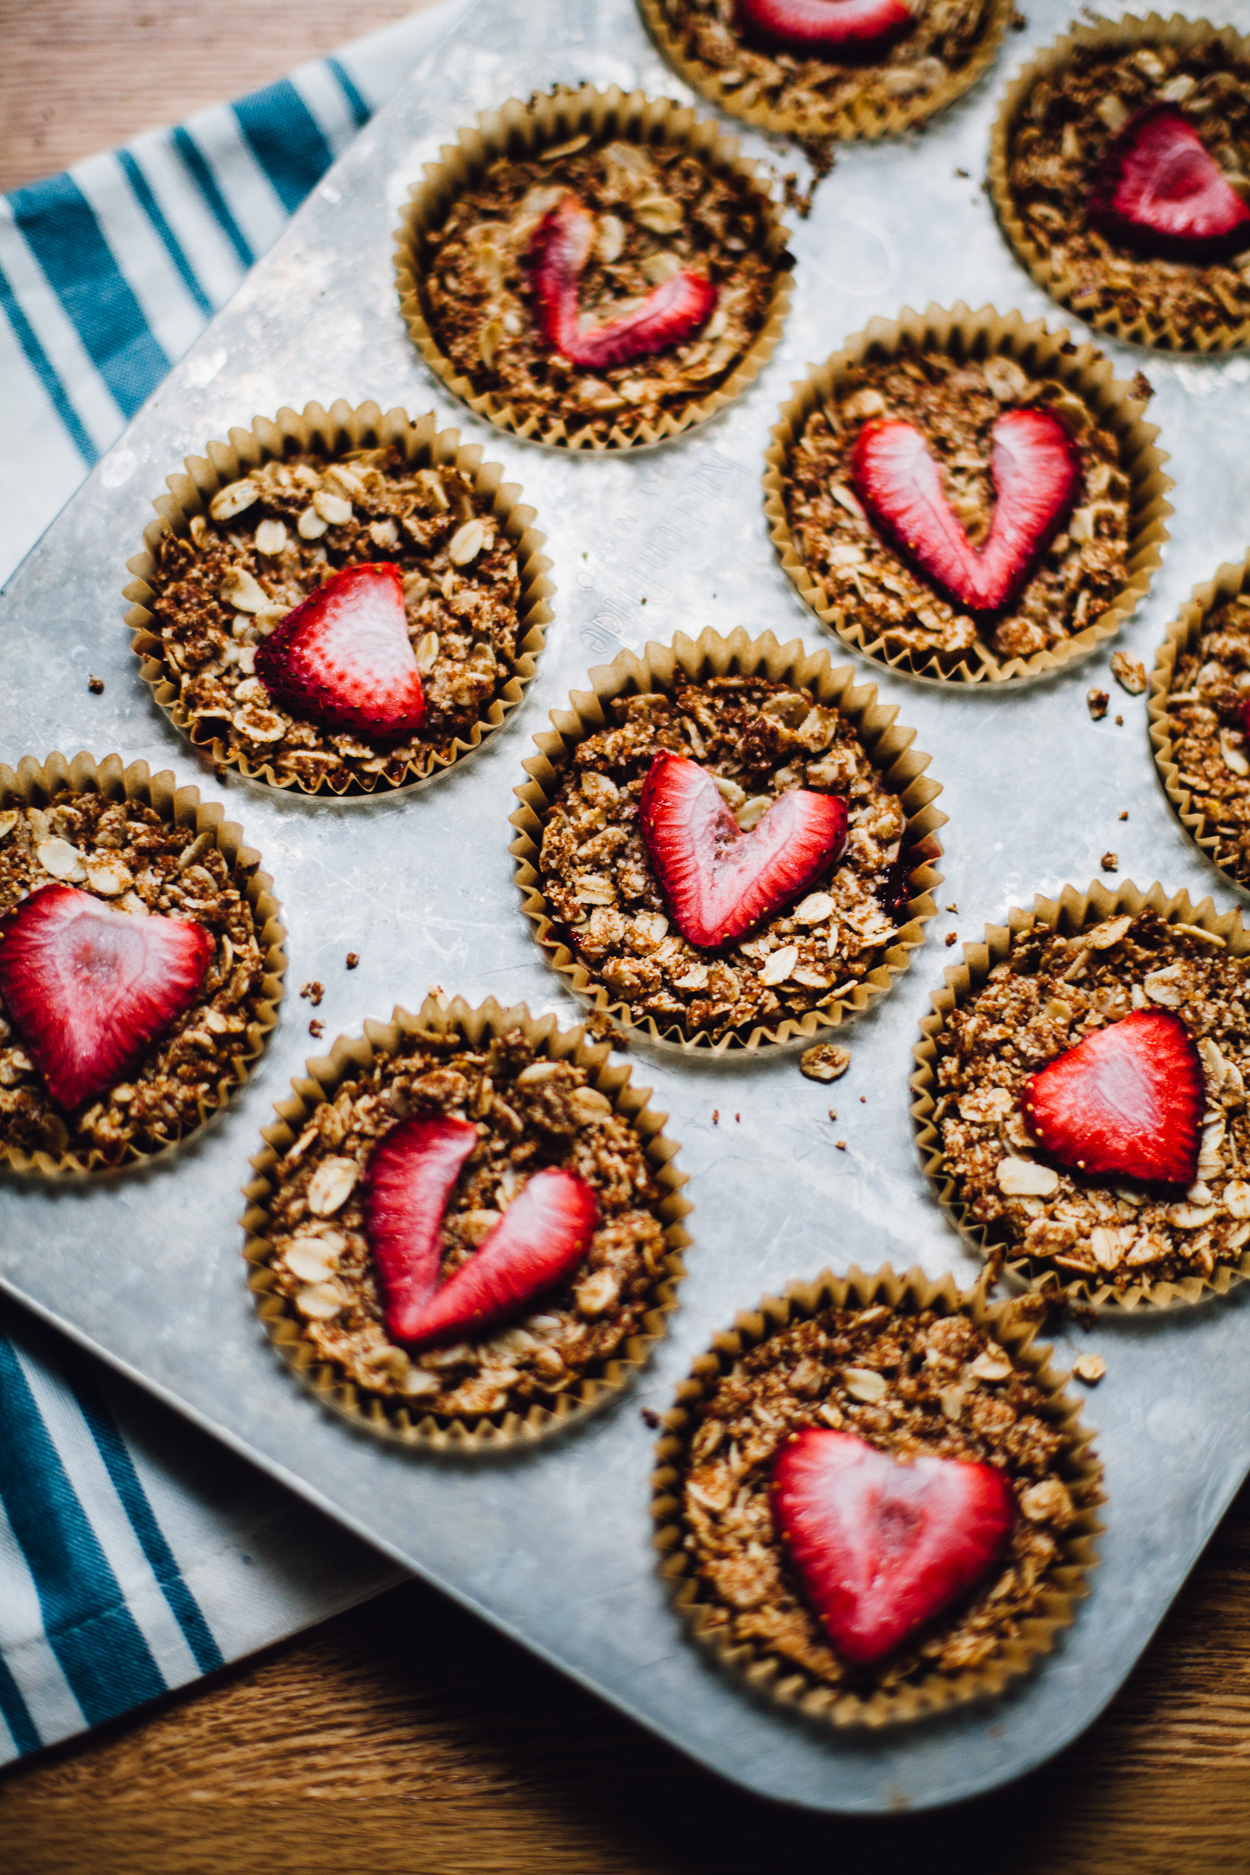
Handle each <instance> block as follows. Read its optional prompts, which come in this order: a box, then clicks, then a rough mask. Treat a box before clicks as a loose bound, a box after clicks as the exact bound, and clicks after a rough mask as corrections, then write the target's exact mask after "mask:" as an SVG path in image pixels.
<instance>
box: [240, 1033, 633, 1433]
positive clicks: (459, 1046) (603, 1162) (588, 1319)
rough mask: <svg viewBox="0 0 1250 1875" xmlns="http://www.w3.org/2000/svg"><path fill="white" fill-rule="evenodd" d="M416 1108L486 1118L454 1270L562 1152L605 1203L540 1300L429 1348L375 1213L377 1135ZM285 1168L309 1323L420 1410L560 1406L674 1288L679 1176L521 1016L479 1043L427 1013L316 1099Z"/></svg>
mask: <svg viewBox="0 0 1250 1875" xmlns="http://www.w3.org/2000/svg"><path fill="white" fill-rule="evenodd" d="M414 1114H430V1115H433V1114H448V1115H453V1116H455V1117H456V1118H458V1119H462V1120H469V1121H471V1122H474V1123H475V1124H476V1126H477V1132H478V1144H477V1145H476V1146H475V1147H474V1149H473V1152H472V1154H471V1155H470V1157H469V1160H468V1162H467V1164H466V1166H465V1168H464V1170H463V1171H462V1173H461V1175H460V1177H459V1179H458V1181H457V1183H456V1186H455V1189H454V1191H453V1194H452V1197H451V1199H450V1202H449V1204H448V1208H447V1212H446V1216H445V1219H444V1223H443V1236H442V1241H443V1257H442V1266H441V1267H442V1276H443V1278H444V1279H445V1278H446V1277H448V1276H450V1275H451V1273H452V1272H453V1271H454V1270H456V1269H458V1268H459V1267H460V1265H461V1264H462V1263H464V1262H465V1261H467V1259H468V1258H469V1257H470V1256H472V1254H473V1252H474V1250H475V1249H476V1248H477V1247H478V1245H480V1244H481V1243H482V1242H483V1241H484V1239H485V1238H486V1237H487V1236H488V1235H489V1233H490V1231H491V1230H492V1229H493V1227H494V1226H495V1225H496V1224H497V1223H498V1222H499V1219H500V1216H501V1213H502V1211H503V1209H504V1207H505V1206H506V1205H507V1204H509V1203H510V1202H511V1201H512V1199H513V1198H515V1197H516V1196H517V1195H518V1194H519V1192H520V1191H522V1190H523V1189H524V1187H525V1185H526V1184H527V1183H528V1181H529V1179H530V1178H531V1177H532V1176H533V1175H534V1173H535V1172H538V1171H540V1170H542V1169H543V1168H544V1167H546V1166H560V1167H565V1168H567V1169H568V1170H570V1171H572V1172H575V1173H576V1174H577V1175H578V1177H580V1178H582V1179H584V1180H585V1181H586V1183H587V1184H588V1185H589V1186H590V1187H591V1190H592V1191H593V1193H594V1196H595V1200H596V1203H597V1205H598V1209H599V1225H598V1228H597V1229H596V1231H595V1233H594V1236H593V1238H592V1240H591V1245H590V1249H589V1251H588V1252H587V1255H586V1258H585V1260H584V1261H583V1262H582V1263H581V1264H579V1265H578V1266H577V1268H576V1269H575V1270H574V1271H573V1273H572V1274H571V1276H569V1277H567V1278H566V1279H564V1280H563V1281H561V1282H560V1283H559V1284H557V1285H556V1286H555V1287H554V1288H553V1289H552V1290H550V1291H548V1292H547V1293H546V1294H545V1295H544V1296H542V1297H540V1298H539V1299H538V1301H537V1303H536V1304H535V1305H534V1307H533V1309H532V1310H531V1312H528V1313H523V1314H522V1315H521V1316H520V1318H519V1319H518V1320H517V1321H514V1322H513V1323H511V1324H510V1325H508V1326H507V1327H504V1328H501V1329H496V1330H494V1331H493V1332H491V1333H490V1334H489V1335H488V1336H486V1337H485V1338H483V1339H481V1340H476V1341H470V1340H466V1341H461V1342H457V1343H456V1344H455V1345H454V1346H451V1347H436V1348H427V1349H425V1350H423V1351H422V1352H420V1353H410V1352H409V1351H408V1350H407V1349H405V1348H403V1347H401V1346H398V1345H397V1344H396V1343H395V1342H393V1341H391V1340H390V1339H389V1337H388V1335H387V1332H386V1328H385V1324H384V1318H383V1309H382V1303H381V1298H380V1295H379V1291H378V1284H377V1278H376V1274H375V1270H374V1264H373V1258H372V1254H371V1252H370V1249H369V1245H368V1241H367V1238H366V1235H365V1228H364V1190H365V1177H366V1172H367V1168H368V1164H369V1160H370V1157H371V1155H372V1152H373V1149H374V1147H375V1145H376V1144H377V1142H378V1141H379V1140H380V1139H382V1138H383V1137H384V1136H385V1135H386V1134H387V1133H389V1132H390V1131H391V1129H392V1128H393V1127H394V1126H395V1125H396V1124H397V1123H398V1122H399V1121H400V1120H403V1119H407V1118H408V1117H410V1116H411V1115H414ZM270 1179H271V1181H272V1182H273V1184H274V1185H275V1187H276V1191H275V1195H274V1197H273V1198H272V1199H271V1200H270V1202H269V1207H268V1209H269V1220H270V1221H269V1224H268V1227H267V1230H266V1236H267V1239H268V1244H269V1258H268V1261H269V1266H270V1268H271V1269H272V1271H273V1273H274V1276H275V1279H276V1289H277V1292H278V1293H279V1294H280V1295H282V1296H284V1297H286V1298H288V1299H289V1301H290V1304H291V1306H292V1309H293V1310H294V1311H295V1313H296V1314H297V1316H298V1317H299V1318H301V1319H302V1325H303V1333H304V1336H305V1338H306V1339H307V1340H308V1341H309V1342H310V1343H311V1344H312V1346H313V1347H314V1348H315V1349H316V1352H317V1354H318V1355H319V1356H320V1357H321V1359H322V1360H324V1361H327V1362H329V1363H330V1364H331V1365H332V1366H333V1367H334V1368H335V1369H336V1371H337V1372H338V1373H339V1375H340V1376H342V1377H344V1378H346V1379H348V1380H351V1381H353V1382H354V1383H355V1384H356V1385H357V1386H358V1387H360V1388H362V1389H364V1390H365V1391H366V1392H367V1393H370V1394H374V1395H378V1396H381V1397H382V1398H384V1399H386V1400H388V1401H390V1402H392V1403H393V1404H395V1405H397V1406H408V1407H410V1408H412V1409H414V1410H418V1415H419V1416H421V1415H424V1414H425V1413H427V1412H431V1413H436V1414H440V1415H445V1416H447V1417H452V1418H454V1417H461V1418H464V1417H479V1416H483V1415H487V1414H498V1413H502V1412H504V1411H505V1410H508V1409H511V1410H515V1411H517V1412H519V1413H521V1414H524V1413H525V1412H527V1411H528V1410H529V1408H530V1407H531V1406H533V1405H535V1404H538V1405H542V1406H548V1407H550V1406H551V1405H553V1404H554V1402H555V1401H556V1399H557V1398H558V1397H559V1396H560V1395H561V1394H568V1393H572V1392H575V1391H576V1390H577V1388H578V1385H579V1383H580V1381H581V1380H582V1379H583V1378H586V1377H589V1376H596V1375H600V1374H601V1373H602V1372H603V1369H604V1367H605V1366H606V1365H607V1363H608V1362H609V1361H610V1360H612V1359H613V1358H620V1357H621V1356H622V1355H623V1353H624V1347H625V1343H626V1342H627V1341H628V1340H629V1339H630V1337H631V1336H635V1335H638V1334H640V1333H642V1332H644V1319H643V1318H644V1316H645V1315H646V1314H647V1312H648V1311H649V1310H651V1309H653V1308H655V1307H656V1306H657V1300H658V1298H657V1288H658V1285H659V1284H660V1283H661V1282H662V1281H663V1280H664V1276H665V1270H664V1260H665V1257H666V1256H667V1254H668V1251H667V1246H666V1243H665V1239H664V1227H663V1225H662V1223H661V1222H660V1220H659V1218H658V1217H657V1215H656V1213H657V1210H658V1207H659V1204H660V1202H661V1200H662V1193H661V1191H660V1188H659V1187H658V1185H657V1184H656V1182H655V1179H654V1177H653V1175H652V1172H651V1168H650V1165H649V1163H648V1161H647V1158H646V1154H645V1151H644V1149H643V1145H642V1141H641V1139H640V1137H639V1135H638V1133H637V1132H636V1131H635V1129H634V1128H633V1127H632V1126H631V1125H630V1123H629V1121H628V1120H626V1119H625V1118H623V1117H622V1116H621V1115H620V1114H619V1113H617V1112H616V1110H615V1108H614V1107H613V1105H612V1103H611V1101H610V1100H609V1098H608V1096H607V1095H606V1094H602V1093H600V1092H599V1090H598V1089H597V1088H595V1087H593V1086H592V1085H591V1084H590V1077H589V1075H588V1072H587V1070H586V1069H585V1068H582V1067H578V1066H575V1065H574V1064H573V1063H572V1062H567V1061H555V1060H552V1059H549V1058H548V1057H546V1056H545V1055H543V1054H542V1053H541V1052H540V1051H539V1050H536V1048H535V1045H534V1044H533V1042H532V1041H530V1040H529V1039H528V1038H527V1037H526V1036H524V1035H523V1034H521V1033H520V1032H517V1031H511V1032H508V1033H505V1034H504V1035H501V1036H496V1037H495V1038H494V1039H493V1040H491V1041H490V1042H489V1043H488V1044H486V1045H484V1046H482V1047H480V1048H473V1047H470V1046H469V1045H468V1044H467V1042H466V1041H465V1039H464V1037H463V1036H460V1035H456V1034H447V1035H444V1034H441V1033H438V1032H436V1031H434V1030H428V1029H418V1030H417V1031H415V1032H414V1033H413V1034H411V1035H409V1036H405V1037H404V1038H403V1039H402V1041H401V1043H400V1045H399V1047H398V1049H397V1050H396V1051H395V1052H394V1053H390V1052H385V1051H383V1052H380V1053H379V1054H378V1056H377V1058H376V1059H375V1061H374V1062H373V1064H372V1066H371V1067H369V1068H367V1069H362V1070H361V1071H360V1072H359V1074H356V1075H354V1076H353V1077H352V1078H350V1079H348V1080H346V1081H344V1082H343V1083H342V1084H341V1085H340V1086H339V1087H338V1089H337V1091H336V1093H335V1095H334V1098H333V1099H332V1100H327V1101H326V1102H325V1103H324V1104H323V1105H321V1106H319V1107H318V1108H317V1109H316V1111H315V1112H314V1113H313V1115H312V1117H311V1119H310V1120H309V1123H308V1125H307V1126H306V1127H305V1129H304V1131H303V1132H302V1133H301V1135H300V1137H299V1138H298V1139H297V1140H296V1141H295V1143H294V1144H293V1145H292V1147H291V1148H290V1150H289V1151H288V1152H287V1153H286V1154H285V1156H284V1157H283V1158H282V1159H281V1160H280V1161H279V1163H278V1165H277V1166H276V1167H275V1168H274V1170H273V1172H272V1173H271V1174H270Z"/></svg>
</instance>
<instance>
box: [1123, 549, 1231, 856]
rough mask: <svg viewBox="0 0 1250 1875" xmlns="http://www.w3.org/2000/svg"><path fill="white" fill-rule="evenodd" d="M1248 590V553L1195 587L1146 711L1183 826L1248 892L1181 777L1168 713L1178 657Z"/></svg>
mask: <svg viewBox="0 0 1250 1875" xmlns="http://www.w3.org/2000/svg"><path fill="white" fill-rule="evenodd" d="M1248 590H1250V553H1247V555H1246V557H1245V559H1244V560H1243V561H1242V562H1241V564H1240V565H1239V566H1233V565H1230V564H1227V563H1226V564H1225V565H1224V566H1222V567H1221V568H1220V570H1219V572H1218V573H1217V574H1216V576H1215V578H1214V579H1213V580H1208V581H1207V583H1206V584H1205V585H1203V586H1195V587H1194V589H1193V593H1192V595H1191V596H1190V598H1189V600H1188V602H1187V603H1186V604H1185V605H1184V606H1182V608H1181V614H1180V617H1179V618H1178V619H1175V620H1174V621H1173V623H1172V624H1171V625H1169V626H1168V635H1167V637H1166V638H1165V639H1164V641H1163V643H1162V644H1161V645H1160V646H1159V650H1158V652H1157V654H1156V656H1155V667H1154V669H1153V671H1152V672H1151V673H1150V697H1149V701H1148V703H1147V716H1148V719H1149V723H1150V740H1151V742H1152V743H1153V744H1154V752H1155V767H1156V768H1157V769H1158V771H1159V779H1160V780H1161V781H1162V783H1163V788H1164V792H1165V794H1166V795H1167V797H1168V800H1169V801H1170V802H1171V803H1172V806H1173V807H1174V808H1175V809H1176V812H1177V815H1178V816H1179V818H1180V822H1181V825H1182V826H1183V827H1184V828H1185V829H1186V831H1187V832H1188V833H1190V834H1191V835H1192V836H1193V839H1194V841H1195V843H1196V844H1197V845H1198V846H1199V847H1201V849H1202V851H1203V852H1204V853H1205V854H1206V856H1207V858H1208V859H1209V860H1210V862H1211V864H1212V865H1213V866H1214V867H1215V868H1216V869H1217V871H1219V872H1222V873H1223V875H1224V877H1225V878H1226V879H1227V880H1228V881H1229V882H1230V884H1232V885H1235V886H1237V887H1238V888H1239V890H1241V891H1243V892H1245V891H1250V884H1248V883H1247V881H1246V880H1245V879H1242V878H1240V877H1239V876H1238V875H1237V873H1235V872H1233V871H1231V870H1230V868H1229V867H1227V866H1224V865H1222V864H1221V863H1220V861H1219V859H1218V858H1217V857H1216V854H1217V853H1218V851H1219V845H1220V836H1219V833H1218V831H1217V829H1216V828H1215V827H1214V826H1213V825H1212V823H1211V822H1210V821H1209V820H1208V819H1207V818H1206V816H1205V815H1204V814H1203V813H1201V812H1200V811H1199V810H1198V809H1197V808H1195V806H1194V798H1193V795H1192V793H1191V792H1190V790H1189V789H1188V788H1187V787H1186V786H1185V784H1184V782H1183V781H1182V780H1181V775H1180V768H1179V765H1178V763H1177V761H1176V757H1175V755H1174V754H1173V751H1172V725H1171V720H1170V718H1169V716H1168V697H1169V695H1170V693H1171V689H1172V678H1173V674H1174V672H1175V670H1176V660H1177V659H1178V658H1179V657H1180V656H1181V655H1182V654H1183V653H1184V652H1186V651H1192V649H1193V647H1194V646H1195V645H1196V644H1197V642H1198V640H1199V638H1200V637H1201V636H1202V634H1203V632H1204V631H1205V630H1206V624H1207V619H1208V618H1209V617H1210V615H1211V613H1212V612H1214V611H1215V610H1216V608H1217V607H1218V606H1222V605H1224V604H1225V603H1226V602H1227V601H1228V600H1229V599H1235V598H1237V596H1238V594H1239V593H1243V592H1246V591H1248Z"/></svg>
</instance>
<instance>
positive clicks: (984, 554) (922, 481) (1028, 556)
mask: <svg viewBox="0 0 1250 1875" xmlns="http://www.w3.org/2000/svg"><path fill="white" fill-rule="evenodd" d="M993 436H994V453H993V456H992V457H991V460H990V474H991V476H992V477H993V481H994V489H995V492H996V494H997V496H998V500H997V503H996V505H995V509H994V520H993V524H992V526H991V528H990V532H989V536H988V538H987V539H986V541H985V544H984V546H982V547H981V548H979V549H978V548H976V547H973V546H972V544H971V542H970V541H969V539H968V536H967V535H966V534H965V532H964V530H963V528H962V527H961V526H960V524H959V522H958V521H957V520H956V519H955V516H954V514H953V513H952V512H951V507H950V503H949V502H948V501H947V499H946V496H945V494H944V493H943V490H942V478H941V475H940V473H939V470H938V465H937V463H936V462H935V461H934V459H933V457H932V456H931V455H930V454H929V447H928V444H927V443H926V442H925V439H924V437H923V436H922V435H921V434H920V431H919V430H917V429H916V428H914V426H913V425H912V424H910V423H899V422H875V423H867V424H865V425H864V428H863V429H862V430H861V431H860V433H859V436H858V437H857V438H856V441H855V448H854V450H853V452H852V457H851V476H852V480H853V481H854V483H855V492H856V494H857V495H858V496H859V498H860V500H861V502H862V503H863V504H864V507H865V508H866V509H867V510H868V514H869V516H870V518H871V520H872V522H873V525H874V526H875V527H876V528H877V531H878V532H879V533H880V534H882V535H884V536H885V538H886V539H887V540H889V541H891V542H892V543H893V545H894V546H895V547H896V548H897V549H898V551H899V552H900V553H902V554H904V555H905V556H906V557H907V558H908V559H910V560H912V561H914V562H915V564H916V566H917V567H918V568H919V570H920V571H921V572H922V573H923V574H924V575H925V576H926V577H927V578H928V579H931V580H932V581H933V582H934V584H935V585H936V586H939V587H940V588H941V589H942V590H943V591H944V592H945V594H946V596H947V597H948V598H949V599H951V600H952V601H953V602H954V603H955V604H956V605H961V606H967V607H969V608H970V609H971V610H972V611H974V612H993V611H997V610H998V609H999V608H1000V607H1002V606H1005V605H1007V604H1008V603H1009V602H1010V601H1011V600H1012V599H1014V598H1015V597H1016V595H1017V594H1018V593H1019V591H1020V590H1021V588H1022V587H1023V586H1024V584H1025V583H1026V581H1027V579H1028V577H1029V574H1030V573H1031V572H1032V570H1033V567H1034V565H1035V564H1036V562H1037V560H1038V558H1039V557H1040V555H1041V554H1042V553H1044V552H1045V550H1046V548H1047V546H1048V545H1049V544H1050V542H1051V540H1053V538H1054V536H1055V535H1056V533H1058V531H1059V529H1060V527H1061V526H1062V525H1063V523H1064V521H1065V520H1066V519H1067V517H1068V514H1069V512H1070V511H1071V508H1072V504H1073V502H1074V501H1075V499H1076V495H1077V490H1078V489H1079V487H1080V484H1081V458H1080V453H1079V451H1078V450H1077V447H1076V445H1075V443H1074V442H1073V441H1072V438H1071V437H1070V436H1069V434H1068V432H1067V430H1066V429H1065V428H1064V426H1063V424H1062V423H1060V421H1059V419H1058V417H1052V416H1051V415H1050V414H1049V412H1047V411H1044V410H1009V411H1006V412H1005V413H1004V414H1003V415H1002V416H1001V417H999V419H998V421H997V422H996V423H995V425H994V430H993Z"/></svg>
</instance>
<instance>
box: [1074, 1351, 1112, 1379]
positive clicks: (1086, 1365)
mask: <svg viewBox="0 0 1250 1875" xmlns="http://www.w3.org/2000/svg"><path fill="white" fill-rule="evenodd" d="M1106 1371H1107V1363H1106V1362H1105V1361H1104V1360H1103V1358H1102V1355H1101V1354H1080V1355H1078V1356H1077V1358H1076V1360H1075V1361H1074V1362H1073V1364H1072V1372H1073V1373H1074V1374H1075V1375H1076V1377H1077V1379H1078V1380H1083V1381H1084V1382H1085V1384H1086V1386H1089V1387H1096V1386H1097V1385H1098V1382H1099V1381H1100V1380H1101V1379H1102V1377H1103V1375H1104V1374H1105V1373H1106Z"/></svg>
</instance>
